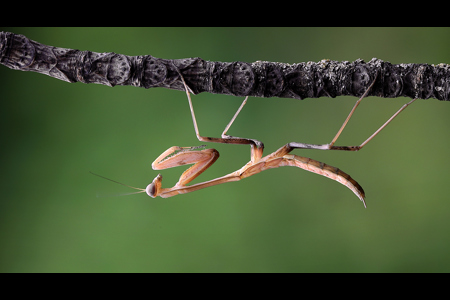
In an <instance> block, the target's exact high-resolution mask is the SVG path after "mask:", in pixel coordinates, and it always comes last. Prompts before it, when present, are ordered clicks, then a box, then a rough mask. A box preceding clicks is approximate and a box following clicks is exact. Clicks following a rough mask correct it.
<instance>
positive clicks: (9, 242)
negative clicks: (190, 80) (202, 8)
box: [0, 28, 450, 272]
mask: <svg viewBox="0 0 450 300" xmlns="http://www.w3.org/2000/svg"><path fill="white" fill-rule="evenodd" d="M0 30H2V31H11V32H14V33H19V34H24V35H26V36H27V37H29V38H30V39H32V40H36V41H38V42H41V43H44V44H47V45H52V46H58V47H64V48H74V49H80V50H91V51H96V52H116V53H121V54H127V55H144V54H151V55H153V56H155V57H160V58H186V57H197V56H198V57H201V58H203V59H206V60H214V61H238V60H239V61H246V62H253V61H256V60H267V61H277V62H286V63H295V62H306V61H319V60H321V59H323V58H328V59H332V60H348V61H353V60H355V59H357V58H362V59H364V60H366V61H369V60H370V59H371V58H372V57H377V58H380V59H382V60H386V61H390V62H391V63H428V64H438V63H441V62H444V63H450V29H448V28H444V29H441V28H0ZM0 76H1V88H0V95H1V106H2V107H1V118H0V120H1V133H2V136H1V140H2V144H3V146H2V150H1V151H2V153H1V176H2V178H1V180H0V184H1V191H2V197H1V201H0V242H1V245H0V272H449V271H450V255H449V253H450V251H449V250H450V234H449V233H450V218H449V214H450V201H449V195H450V184H449V175H448V171H447V169H448V166H449V165H450V156H449V155H448V149H449V148H450V137H449V134H448V133H449V130H450V103H446V102H441V101H437V100H435V99H429V100H418V101H416V102H415V103H414V104H413V105H412V106H410V107H408V108H407V110H406V111H404V112H403V113H402V114H400V115H399V117H398V118H397V119H395V120H394V121H393V123H391V125H389V126H388V127H387V128H386V129H385V130H384V131H383V132H382V133H381V134H380V135H379V136H377V137H376V138H375V139H374V140H372V141H371V142H370V143H369V144H368V145H367V146H366V147H365V148H364V149H363V150H362V151H360V152H339V151H334V152H333V151H317V150H316V151H314V150H297V151H295V152H294V153H295V154H298V155H302V156H307V157H311V158H314V159H316V160H319V161H323V162H325V163H327V164H330V165H333V166H336V167H339V168H341V169H342V170H344V171H345V172H347V173H349V174H350V175H351V176H352V177H353V178H354V179H355V180H357V181H358V182H359V183H360V184H361V185H362V186H363V188H364V190H365V192H366V195H367V199H366V200H367V209H364V207H363V205H362V203H361V202H360V201H359V200H358V199H357V197H356V196H355V195H354V194H353V193H352V192H351V191H350V190H348V189H347V188H346V187H344V186H343V185H340V184H339V183H337V182H335V181H332V180H330V179H327V178H325V177H322V176H318V175H316V174H313V173H310V172H306V171H304V170H301V169H297V168H279V169H274V170H269V171H266V172H263V173H261V174H258V175H256V176H253V177H250V178H247V179H245V180H243V181H240V182H236V183H228V184H223V185H219V186H215V187H211V188H207V189H204V190H201V191H197V192H195V193H190V194H186V195H180V196H176V197H173V198H168V199H162V198H156V199H152V198H149V197H148V196H147V195H145V194H137V195H129V196H120V197H108V195H116V194H120V193H127V192H132V191H133V190H131V189H128V188H126V187H124V186H121V185H118V184H114V183H112V182H109V181H107V180H104V179H101V178H98V177H95V176H93V175H91V174H89V171H93V172H96V173H99V174H101V175H103V176H106V177H109V178H112V179H115V180H117V181H121V182H124V183H126V184H129V185H133V186H138V187H145V186H146V185H147V184H148V183H150V182H151V181H152V179H153V178H154V177H155V176H156V175H157V174H158V172H157V171H153V170H152V169H151V163H152V161H153V160H154V159H155V158H156V157H158V155H159V154H160V153H162V152H163V151H164V150H166V149H167V148H169V147H170V146H173V145H178V146H194V145H200V144H201V143H200V142H199V141H198V140H197V139H196V137H195V134H194V129H193V126H192V122H191V116H190V113H189V109H188V103H187V99H186V95H185V93H183V92H180V91H173V90H167V89H162V88H159V89H158V88H154V89H148V90H146V89H143V88H135V87H122V86H117V87H114V88H111V87H107V86H102V85H94V84H89V85H87V84H82V83H74V84H69V83H67V82H63V81H60V80H57V79H54V78H51V77H48V76H45V75H42V74H38V73H31V72H19V71H13V70H10V69H8V68H6V67H4V66H0ZM242 100H243V99H241V98H237V97H232V96H222V95H211V94H200V95H197V96H194V97H193V101H194V106H195V109H196V115H197V121H198V123H199V128H200V133H201V134H202V135H205V136H220V133H221V132H222V130H223V128H224V127H225V125H226V124H227V123H228V121H229V120H230V118H231V116H232V115H233V114H234V112H235V111H236V109H237V107H238V106H239V105H240V103H241V101H242ZM356 100H357V99H356V98H353V97H339V98H335V99H331V98H319V99H305V100H303V101H299V100H294V99H282V98H269V99H265V98H250V100H249V102H248V104H247V106H246V107H245V109H244V110H243V112H242V113H241V115H240V116H239V118H238V119H237V120H236V122H235V123H234V125H233V126H232V127H231V129H230V131H229V134H231V135H237V136H244V137H251V138H256V139H259V140H261V141H263V142H264V143H265V145H266V148H265V149H266V154H267V153H270V152H272V151H274V150H276V149H278V148H279V147H280V146H282V145H284V144H285V143H287V142H291V141H297V142H305V143H316V144H322V143H328V142H330V141H331V139H332V138H333V137H334V135H335V133H336V131H337V130H338V129H339V127H340V125H341V124H342V122H343V120H344V119H345V117H346V116H347V114H348V112H349V111H350V109H351V108H352V106H353V104H354V102H355V101H356ZM407 101H409V99H407V98H397V99H382V98H374V97H369V98H367V99H365V100H363V102H362V103H361V105H360V106H359V108H358V110H357V111H356V114H355V116H354V117H353V119H352V120H351V121H350V122H349V125H348V126H347V128H346V130H345V131H344V132H343V134H342V136H341V138H340V139H339V140H338V143H337V144H338V145H357V144H360V143H361V142H362V141H364V140H365V139H366V138H367V137H368V136H369V135H370V134H372V133H373V132H374V131H375V130H376V129H377V128H378V127H379V126H380V125H381V124H383V123H384V122H385V121H386V120H387V119H388V118H389V117H390V116H391V115H392V114H393V113H394V112H395V111H396V110H397V109H399V108H400V107H401V106H402V105H403V104H404V103H406V102H407ZM208 147H213V148H216V149H217V150H219V152H220V154H221V157H220V158H219V160H218V161H217V162H216V163H215V164H214V165H213V166H212V167H211V168H210V169H208V171H207V172H205V173H203V174H202V175H201V176H200V177H199V178H198V179H196V181H195V182H200V181H204V180H209V179H212V178H215V177H218V176H222V175H224V174H227V173H229V172H231V171H234V170H236V169H238V168H240V167H241V166H242V165H243V164H245V163H246V162H247V161H248V159H249V153H250V151H249V147H248V146H241V145H221V144H209V145H208ZM183 171H184V169H183V168H182V167H180V168H174V169H168V170H163V171H161V173H162V174H163V176H164V180H163V186H164V187H169V186H172V185H173V184H174V183H175V182H176V181H177V180H178V177H179V175H180V174H181V173H182V172H183ZM97 194H100V195H104V196H106V197H96V195H97Z"/></svg>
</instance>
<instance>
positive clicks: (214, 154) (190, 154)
mask: <svg viewBox="0 0 450 300" xmlns="http://www.w3.org/2000/svg"><path fill="white" fill-rule="evenodd" d="M180 76H181V74H180ZM181 79H182V81H183V84H184V86H185V90H186V95H187V98H188V101H189V108H190V111H191V116H192V121H193V124H194V129H195V133H196V135H197V138H198V140H199V141H202V142H214V143H226V144H247V145H250V147H251V150H250V161H249V162H248V163H247V164H245V165H244V166H243V167H242V168H240V169H239V170H237V171H234V172H232V173H230V174H227V175H225V176H222V177H219V178H216V179H212V180H209V181H205V182H201V183H197V184H193V185H190V186H188V185H187V184H188V183H190V182H191V181H192V180H194V179H195V178H197V177H198V176H199V175H200V174H201V173H203V172H204V171H205V170H206V169H208V168H209V167H210V166H211V165H212V164H213V163H214V162H215V161H216V160H217V159H218V158H219V152H218V151H217V150H215V149H204V150H197V149H198V148H203V147H205V146H200V147H178V146H173V147H170V148H169V149H167V150H166V151H164V152H163V153H162V154H161V155H160V156H159V157H158V158H157V159H156V160H155V161H154V162H153V163H152V168H153V169H154V170H163V169H167V168H172V167H177V166H182V165H186V164H194V165H193V166H191V167H190V168H188V169H187V170H186V171H184V172H183V174H181V176H180V179H179V180H178V182H177V183H176V184H175V185H174V186H173V187H171V188H162V184H161V182H162V176H161V174H158V176H156V177H155V179H153V181H152V183H150V184H149V185H148V186H147V187H146V188H145V189H142V188H137V187H133V186H130V185H126V184H123V183H120V182H117V181H114V180H111V179H109V178H106V177H103V176H100V175H97V174H94V173H92V172H91V173H92V174H94V175H97V176H100V177H102V178H105V179H108V180H110V181H113V182H116V183H119V184H122V185H125V186H128V187H131V188H133V189H137V190H139V192H135V193H143V192H146V193H147V194H148V195H149V196H150V197H152V198H155V197H157V196H160V197H162V198H168V197H172V196H175V195H178V194H186V193H190V192H193V191H197V190H200V189H203V188H206V187H210V186H214V185H218V184H222V183H226V182H232V181H238V180H241V179H243V178H246V177H249V176H252V175H255V174H258V173H259V172H262V171H264V170H267V169H272V168H278V167H282V166H293V167H299V168H302V169H304V170H307V171H310V172H313V173H317V174H319V175H323V176H325V177H328V178H330V179H333V180H335V181H337V182H339V183H341V184H343V185H345V186H346V187H348V188H349V189H350V190H351V191H352V192H353V193H354V194H355V195H356V196H357V197H358V198H359V199H360V200H361V201H362V202H363V204H364V207H366V202H365V193H364V190H363V188H362V187H361V186H360V185H359V184H358V182H356V181H355V180H354V179H353V178H351V177H350V175H348V174H347V173H345V172H343V171H341V170H340V169H338V168H336V167H333V166H330V165H327V164H325V163H322V162H319V161H317V160H314V159H311V158H307V157H302V156H298V155H294V154H289V153H290V152H291V151H292V150H294V149H317V150H344V151H358V150H360V149H361V148H362V147H364V146H365V145H366V144H367V143H368V142H369V141H370V140H371V139H372V138H374V137H375V136H376V135H377V134H378V133H379V132H380V131H381V130H382V129H383V128H384V127H386V126H387V125H388V124H389V123H390V122H391V121H392V120H393V119H394V118H395V117H396V116H397V115H398V114H399V113H400V112H401V111H403V110H404V109H405V108H406V107H407V106H408V105H410V104H411V103H413V102H414V101H415V100H416V99H413V100H411V101H410V102H408V103H406V104H404V105H403V106H402V107H401V108H400V109H399V110H398V111H397V112H396V113H395V114H394V115H393V116H392V117H391V118H389V120H387V121H386V122H385V123H384V124H383V125H382V126H381V127H380V128H379V129H378V130H376V131H375V132H374V133H373V134H372V135H371V136H370V137H369V138H367V140H365V141H364V142H363V143H362V144H361V145H359V146H334V143H335V142H336V140H337V139H338V137H339V135H340V134H341V133H342V131H343V130H344V128H345V126H346V125H347V123H348V121H349V120H350V118H351V116H352V115H353V113H354V111H355V110H356V108H357V107H358V105H359V103H360V102H361V100H362V99H363V98H364V97H366V95H367V94H368V92H369V90H370V89H371V88H372V86H373V85H374V83H375V80H373V82H372V83H371V85H370V86H369V87H368V88H367V90H366V91H365V93H364V94H363V95H362V96H361V98H359V99H358V100H357V101H356V103H355V105H354V106H353V108H352V110H351V111H350V113H349V115H348V116H347V118H346V119H345V121H344V123H343V124H342V126H341V128H340V129H339V130H338V132H337V134H336V135H335V137H334V138H333V140H332V141H331V142H330V143H329V144H322V145H316V144H304V143H296V142H292V143H288V144H286V145H284V146H283V147H281V148H279V149H278V150H276V151H275V152H273V153H271V154H269V155H266V156H264V157H263V150H264V144H263V143H262V142H260V141H258V140H255V139H248V138H241V137H234V136H230V135H227V131H228V129H229V128H230V126H231V125H232V124H233V122H234V120H235V119H236V117H237V116H238V115H239V113H240V111H241V110H242V108H243V107H244V105H245V104H246V102H247V99H248V96H247V97H246V98H245V99H244V101H243V102H242V104H241V106H240V107H239V108H238V110H237V111H236V113H235V115H234V116H233V118H232V119H231V121H230V122H229V123H228V125H227V126H226V127H225V130H224V131H223V133H222V137H221V138H214V137H203V136H201V135H200V133H199V130H198V126H197V121H196V118H195V113H194V108H193V105H192V99H191V96H190V93H191V91H190V89H189V87H188V86H187V84H186V82H185V81H184V79H183V77H182V76H181ZM132 194H134V193H132Z"/></svg>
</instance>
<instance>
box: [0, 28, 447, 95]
mask: <svg viewBox="0 0 450 300" xmlns="http://www.w3.org/2000/svg"><path fill="white" fill-rule="evenodd" d="M0 62H1V63H2V64H3V65H5V66H7V67H8V68H11V69H15V70H21V71H33V72H39V73H43V74H46V75H49V76H52V77H55V78H58V79H60V80H64V81H67V82H77V81H80V82H84V83H97V84H104V85H108V86H115V85H132V86H138V87H144V88H151V87H165V88H170V89H176V90H181V91H184V86H183V83H182V81H181V77H180V74H181V75H182V76H183V78H184V80H185V81H186V83H187V85H188V86H189V88H190V89H191V91H192V92H193V93H195V94H198V93H201V92H209V93H214V94H226V95H235V96H256V97H284V98H295V99H304V98H318V97H323V96H325V97H336V96H341V95H350V96H356V97H359V96H361V95H362V94H363V93H364V92H365V90H366V89H367V87H368V86H369V85H370V84H371V83H372V82H373V80H375V78H376V82H375V84H374V86H373V87H372V89H371V90H370V92H369V96H377V97H385V98H393V97H400V96H405V97H410V98H420V99H428V98H435V99H438V100H445V101H448V100H450V66H449V65H448V64H439V65H436V66H435V65H428V64H398V65H393V64H391V63H389V62H385V61H382V60H380V59H376V58H373V59H372V60H371V61H369V62H367V63H366V62H364V61H363V60H361V59H358V60H356V61H354V62H348V61H343V62H337V61H332V60H322V61H320V62H317V63H314V62H307V63H297V64H286V63H277V62H267V61H257V62H254V63H246V62H239V61H238V62H213V61H205V60H203V59H201V58H198V57H197V58H185V59H161V58H156V57H153V56H151V55H139V56H127V55H123V54H116V53H113V52H108V53H96V52H91V51H79V50H73V49H66V48H59V47H53V46H47V45H43V44H41V43H38V42H35V41H32V40H30V39H28V38H27V37H25V36H23V35H19V34H14V33H9V32H0Z"/></svg>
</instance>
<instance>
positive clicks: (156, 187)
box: [145, 174, 162, 198]
mask: <svg viewBox="0 0 450 300" xmlns="http://www.w3.org/2000/svg"><path fill="white" fill-rule="evenodd" d="M161 181H162V175H161V174H158V176H156V177H155V179H153V181H152V183H150V184H149V185H147V187H146V188H145V192H146V193H147V195H149V196H150V197H152V198H156V197H157V196H158V195H159V193H160V192H161Z"/></svg>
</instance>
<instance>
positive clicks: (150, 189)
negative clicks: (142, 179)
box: [145, 182, 156, 198]
mask: <svg viewBox="0 0 450 300" xmlns="http://www.w3.org/2000/svg"><path fill="white" fill-rule="evenodd" d="M145 192H146V193H147V195H149V196H150V197H152V198H156V196H155V194H156V188H155V184H154V183H153V182H152V183H150V184H149V185H147V188H146V189H145Z"/></svg>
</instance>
